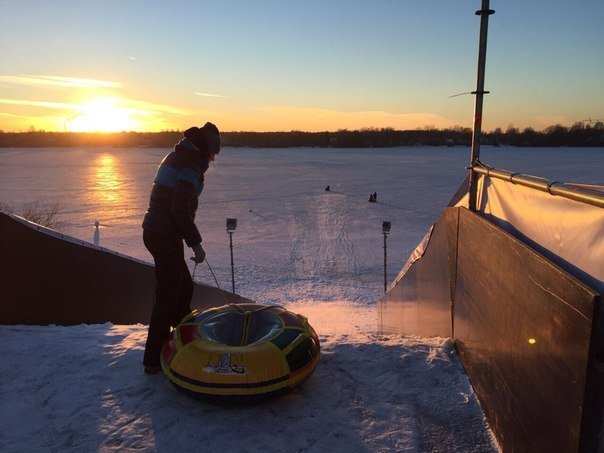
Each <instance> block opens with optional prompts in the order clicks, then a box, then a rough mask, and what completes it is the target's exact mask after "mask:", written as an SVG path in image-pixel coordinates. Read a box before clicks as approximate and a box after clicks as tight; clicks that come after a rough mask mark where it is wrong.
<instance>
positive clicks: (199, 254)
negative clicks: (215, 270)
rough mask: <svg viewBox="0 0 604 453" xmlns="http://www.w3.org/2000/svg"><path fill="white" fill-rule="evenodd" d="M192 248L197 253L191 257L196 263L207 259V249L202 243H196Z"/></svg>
mask: <svg viewBox="0 0 604 453" xmlns="http://www.w3.org/2000/svg"><path fill="white" fill-rule="evenodd" d="M191 248H192V249H193V253H195V256H192V257H191V259H192V260H193V261H195V264H199V263H203V261H204V260H205V259H206V251H205V250H204V249H203V247H202V246H201V243H199V244H195V245H194V246H193V247H191Z"/></svg>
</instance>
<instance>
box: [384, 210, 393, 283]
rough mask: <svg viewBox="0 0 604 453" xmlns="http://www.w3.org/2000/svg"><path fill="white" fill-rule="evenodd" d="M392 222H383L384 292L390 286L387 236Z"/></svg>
mask: <svg viewBox="0 0 604 453" xmlns="http://www.w3.org/2000/svg"><path fill="white" fill-rule="evenodd" d="M390 226H391V223H390V222H387V221H385V220H384V221H383V222H382V233H383V234H384V293H385V292H386V288H387V287H388V277H387V274H386V262H387V257H388V254H387V253H386V236H388V233H390Z"/></svg>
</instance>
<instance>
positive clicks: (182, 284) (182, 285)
mask: <svg viewBox="0 0 604 453" xmlns="http://www.w3.org/2000/svg"><path fill="white" fill-rule="evenodd" d="M219 151H220V133H219V132H218V128H217V127H216V126H215V125H213V124H212V123H206V124H205V125H204V126H203V127H201V128H199V127H191V128H190V129H187V130H186V131H185V132H184V138H183V139H182V140H181V141H180V142H178V143H177V144H176V146H174V151H172V152H171V153H169V154H168V155H167V156H166V157H164V159H163V160H162V162H161V164H160V166H159V168H158V169H157V173H156V175H155V181H154V182H153V187H152V189H151V197H150V201H149V207H148V208H147V213H146V214H145V219H144V220H143V242H144V243H145V247H147V250H149V252H150V253H151V255H153V260H154V261H155V276H156V280H157V285H156V287H155V304H154V305H153V311H152V314H151V320H150V322H149V332H148V334H147V343H146V345H145V356H144V358H143V365H144V367H145V373H147V374H156V373H158V372H159V371H160V370H161V366H160V359H159V357H160V352H161V348H162V345H163V343H164V340H165V339H166V337H167V336H168V334H169V333H170V326H173V327H175V326H176V325H177V324H178V323H179V322H180V321H181V320H182V318H183V317H184V316H186V315H187V314H188V313H190V311H191V299H192V297H193V280H192V279H191V274H190V273H189V269H188V268H187V263H186V261H185V256H184V246H183V243H182V241H183V239H184V241H185V243H186V244H187V245H188V246H189V247H191V249H193V253H194V254H195V256H194V257H193V258H192V259H193V260H194V261H195V263H202V262H203V261H204V260H205V257H206V252H205V251H204V249H203V247H202V246H201V235H200V234H199V231H198V229H197V226H196V225H195V212H196V211H197V198H198V197H199V195H200V194H201V191H202V190H203V182H204V173H205V172H206V170H207V169H208V167H209V165H210V162H212V161H213V160H214V156H215V155H216V154H218V152H219Z"/></svg>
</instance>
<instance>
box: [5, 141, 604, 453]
mask: <svg viewBox="0 0 604 453" xmlns="http://www.w3.org/2000/svg"><path fill="white" fill-rule="evenodd" d="M166 151H167V150H156V149H128V150H122V149H26V150H16V149H8V150H0V194H2V195H1V197H2V198H1V199H0V201H2V202H4V203H6V202H12V203H13V204H14V205H15V206H19V205H20V204H22V203H24V202H31V201H34V200H38V201H40V202H41V203H46V204H48V203H53V202H57V203H59V206H60V209H61V213H60V215H59V216H58V218H57V220H58V221H59V222H60V223H59V224H58V227H57V229H59V230H61V231H62V232H64V233H66V234H69V235H72V236H76V237H79V238H81V239H85V240H92V237H93V226H92V224H93V223H94V221H95V220H99V221H100V222H101V225H102V227H101V230H100V237H101V241H100V243H101V245H103V246H105V247H107V248H111V249H115V250H118V251H120V252H121V253H124V254H127V255H131V256H135V257H137V258H141V259H144V260H150V256H149V255H148V253H147V252H146V250H145V249H144V247H143V246H142V241H141V230H140V221H141V218H142V215H143V212H144V210H145V208H146V203H147V200H148V191H149V188H150V185H151V182H152V180H153V176H154V172H155V168H156V166H157V164H158V163H159V161H160V160H161V158H162V157H163V155H164V154H165V152H166ZM468 154H469V150H468V149H467V148H453V149H452V148H396V149H364V150H333V149H272V150H267V149H263V150H255V149H229V148H226V149H224V150H223V151H222V152H221V154H220V155H219V156H218V159H217V161H216V162H215V164H216V165H214V166H213V167H212V168H211V170H210V171H209V173H208V174H207V175H206V188H205V190H204V192H203V194H202V196H201V199H200V209H199V211H198V225H199V228H200V231H201V233H202V236H203V238H204V247H205V248H206V251H207V252H208V260H209V262H210V264H211V265H212V267H213V269H214V272H215V273H216V276H217V278H218V281H219V284H220V285H221V286H222V287H226V288H229V285H230V262H229V250H228V235H227V234H226V231H225V219H226V218H227V217H235V218H237V219H238V228H237V231H236V232H235V234H234V238H233V239H234V244H235V267H236V280H237V281H236V286H237V292H239V293H240V294H242V295H244V296H246V297H249V298H251V299H254V300H255V301H257V302H260V303H277V304H281V305H285V306H287V307H288V308H289V309H291V310H293V311H296V312H299V313H302V314H304V315H305V316H307V317H308V318H309V321H310V323H311V324H312V325H313V326H314V327H315V329H316V330H317V332H318V334H319V337H320V340H321V347H322V356H321V361H320V363H319V366H318V367H317V370H316V371H315V373H314V375H313V376H312V377H311V378H310V379H309V380H308V381H307V382H306V383H305V384H304V385H303V386H302V387H301V388H299V389H297V390H295V391H294V392H292V393H290V394H288V395H286V396H284V397H282V398H280V399H278V400H275V401H272V402H269V403H265V404H261V405H259V406H254V407H243V408H225V407H220V406H214V405H210V404H204V403H200V402H199V401H193V400H190V399H188V398H186V397H185V396H182V395H181V394H179V393H177V392H176V390H175V389H174V388H173V387H172V386H171V384H170V383H169V382H168V380H167V379H165V378H164V377H163V376H161V375H157V376H146V375H144V374H143V373H142V369H141V360H142V351H143V347H144V340H145V335H146V329H145V326H142V325H135V326H113V325H110V324H104V325H80V326H72V327H60V326H47V327H37V326H1V327H0V340H1V341H2V345H3V351H4V353H3V360H2V361H1V362H0V375H1V376H2V380H1V385H0V450H1V451H3V452H4V451H15V452H21V451H42V450H45V451H46V450H48V451H90V450H101V451H105V450H120V451H121V450H146V451H153V450H156V451H172V450H174V451H212V450H224V451H285V452H289V451H317V452H323V451H372V452H373V451H413V452H424V451H431V452H432V451H442V452H451V451H464V452H466V451H480V452H483V451H485V452H487V451H496V450H497V445H496V443H495V442H494V441H493V440H492V435H491V432H490V431H489V429H488V426H486V423H485V420H484V416H483V413H482V410H481V408H480V406H479V404H478V402H477V400H476V397H475V395H474V393H473V391H472V388H471V386H470V384H469V381H468V379H467V377H466V375H465V374H464V372H463V368H462V367H461V365H460V363H459V361H458V359H457V357H456V355H455V353H454V352H453V349H452V347H451V344H450V340H448V339H442V338H436V339H428V338H409V337H406V338H405V337H399V336H395V335H390V336H383V335H379V334H378V332H377V328H376V308H375V306H376V301H377V300H378V299H379V297H380V296H381V295H382V294H383V237H382V234H381V225H382V221H383V220H388V221H391V222H392V231H391V233H390V236H389V237H388V256H389V261H388V266H389V268H388V270H389V272H388V275H389V280H391V279H392V278H393V277H394V276H395V275H396V274H397V272H398V270H399V269H400V268H401V266H402V264H403V263H404V261H405V260H406V258H407V256H408V255H409V253H410V252H411V251H412V250H413V248H414V246H415V245H416V244H417V242H418V241H419V240H420V239H421V237H422V236H423V234H424V233H425V231H426V229H427V228H428V227H429V225H430V224H431V223H432V222H433V221H434V220H435V219H436V218H437V216H438V214H439V213H440V211H441V209H442V207H443V206H444V205H445V204H446V202H447V200H448V198H449V197H450V196H451V195H452V194H453V192H454V191H455V189H456V188H457V186H458V185H459V183H460V182H461V180H462V179H463V177H464V175H465V170H464V167H465V165H466V164H467V160H468ZM483 160H484V161H486V162H487V163H489V164H491V165H495V166H498V167H501V168H505V169H508V170H513V171H518V172H525V173H530V174H536V175H539V176H543V177H547V178H550V179H555V180H562V181H565V182H583V183H595V184H604V181H603V179H602V178H603V176H602V172H601V168H603V167H604V165H603V163H604V150H602V149H591V150H576V149H575V150H569V149H548V150H545V149H540V150H534V149H530V150H529V149H509V148H499V149H494V148H491V149H489V148H486V149H484V150H483ZM327 185H329V186H330V189H331V190H330V191H325V190H324V189H325V187H326V186H327ZM374 191H375V192H377V193H378V203H368V202H367V199H368V197H369V194H370V193H372V192H374ZM40 272H44V270H43V269H40ZM196 278H197V279H198V280H200V281H203V282H205V283H208V284H213V278H212V277H211V274H210V273H209V271H208V268H207V267H204V266H203V265H202V266H200V267H198V269H197V273H196ZM83 303H85V301H83Z"/></svg>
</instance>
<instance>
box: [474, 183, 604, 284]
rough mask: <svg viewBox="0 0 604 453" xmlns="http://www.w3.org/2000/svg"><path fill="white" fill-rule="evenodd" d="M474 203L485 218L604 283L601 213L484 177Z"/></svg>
mask: <svg viewBox="0 0 604 453" xmlns="http://www.w3.org/2000/svg"><path fill="white" fill-rule="evenodd" d="M602 189H604V188H602ZM479 200H480V203H479V207H480V211H481V212H482V213H483V214H484V216H485V217H486V218H488V219H490V220H491V221H493V222H494V223H496V224H498V225H499V226H500V227H501V228H503V229H505V230H506V231H510V232H513V233H514V234H516V235H517V233H520V234H521V235H523V236H525V237H526V238H528V239H530V240H531V241H533V242H535V243H537V244H539V245H540V246H541V247H542V248H543V249H545V250H547V251H548V252H549V253H551V254H553V255H555V256H556V257H559V258H561V259H562V260H564V261H566V262H568V263H570V264H572V265H573V266H575V267H577V268H578V269H580V270H581V271H583V272H584V273H586V274H587V275H589V276H591V277H592V278H594V279H595V280H597V281H599V283H600V284H601V285H604V209H602V208H599V207H597V206H592V205H589V204H586V203H581V202H578V201H574V200H569V199H567V198H563V197H559V196H553V195H550V194H549V193H546V192H541V191H538V190H534V189H530V188H528V187H524V186H520V185H517V184H512V183H510V182H507V181H503V180H500V179H495V178H488V177H481V179H480V186H479Z"/></svg>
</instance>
